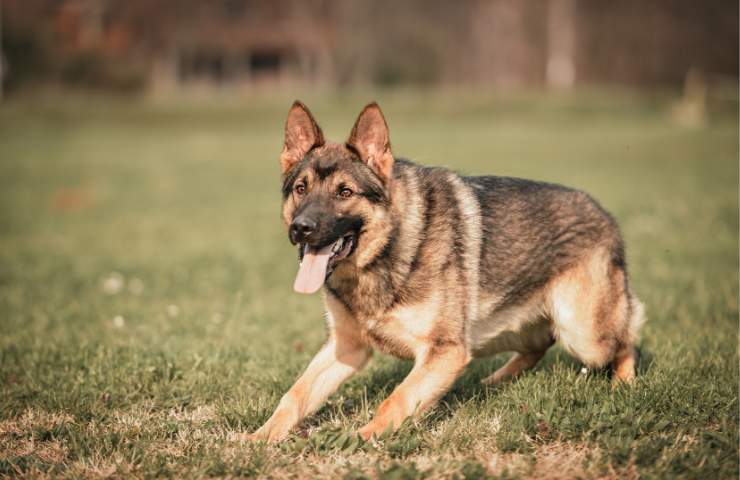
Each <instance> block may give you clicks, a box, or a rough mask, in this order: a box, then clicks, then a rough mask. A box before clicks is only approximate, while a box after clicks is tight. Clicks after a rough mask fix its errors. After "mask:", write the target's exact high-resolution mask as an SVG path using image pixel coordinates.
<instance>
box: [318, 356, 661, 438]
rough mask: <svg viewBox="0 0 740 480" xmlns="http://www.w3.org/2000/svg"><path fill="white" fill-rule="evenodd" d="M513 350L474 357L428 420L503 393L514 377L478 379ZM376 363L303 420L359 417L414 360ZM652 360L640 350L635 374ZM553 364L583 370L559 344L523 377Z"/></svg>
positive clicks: (597, 372) (605, 371) (607, 374)
mask: <svg viewBox="0 0 740 480" xmlns="http://www.w3.org/2000/svg"><path fill="white" fill-rule="evenodd" d="M511 355H512V354H499V355H495V356H493V357H488V358H482V359H477V360H474V361H473V362H472V363H471V364H470V365H469V366H468V367H467V369H466V370H465V372H464V373H463V375H461V376H460V378H458V380H457V381H456V382H455V384H454V385H453V387H452V388H451V389H450V390H449V391H448V392H447V393H446V394H445V395H444V396H443V397H442V399H441V400H440V401H439V406H438V407H437V408H436V409H434V410H433V411H432V412H431V413H430V414H429V417H428V420H429V421H431V422H440V421H444V420H446V419H448V418H450V417H452V416H453V415H454V414H455V412H456V411H457V409H458V408H459V406H460V405H462V404H467V405H471V403H472V404H473V406H480V407H482V406H483V405H484V404H485V403H486V402H488V401H489V400H490V399H491V397H492V396H497V395H500V394H503V393H504V392H505V391H506V389H507V388H508V387H509V386H510V385H511V384H512V382H514V381H516V380H509V381H505V382H503V383H501V384H499V385H496V386H488V385H484V384H483V383H481V380H483V379H484V378H486V377H488V376H489V375H491V374H492V373H493V372H494V371H496V370H497V369H498V368H501V367H502V366H503V365H504V364H505V363H506V362H507V361H508V359H509V358H510V357H511ZM376 361H377V362H378V364H376V365H373V366H371V367H370V368H369V369H368V370H367V371H366V372H365V373H363V374H361V375H359V376H358V377H356V378H355V379H354V380H352V381H351V382H350V383H349V384H348V385H347V386H346V387H345V388H344V389H343V393H342V395H341V400H340V401H341V403H340V404H337V403H336V402H335V401H329V402H328V403H327V404H326V405H324V406H323V407H322V408H321V409H320V410H319V411H318V412H316V413H315V414H314V415H311V416H310V417H309V418H307V419H306V420H305V422H304V425H306V426H320V425H321V424H322V423H324V422H326V421H328V420H330V419H331V418H332V417H335V416H336V415H337V413H338V412H339V411H340V410H341V412H342V415H343V416H346V417H348V418H358V417H360V416H361V415H362V412H363V408H364V406H365V402H364V401H365V399H367V406H368V408H370V409H372V410H376V409H377V406H378V405H379V404H380V403H381V402H382V401H383V400H385V399H386V398H388V396H389V395H390V394H391V392H392V391H393V389H395V388H396V386H398V385H399V384H400V383H401V382H402V381H403V380H404V378H406V376H407V375H408V374H409V372H410V371H411V369H412V367H413V362H411V361H407V360H398V359H394V358H390V357H379V358H377V359H376ZM653 361H654V356H653V354H652V353H651V352H649V351H646V350H644V349H643V350H642V351H641V352H640V358H639V360H638V366H637V374H638V375H641V374H643V373H644V372H646V371H647V370H648V369H649V368H650V366H651V365H652V363H653ZM556 366H560V368H563V367H564V368H565V369H566V370H568V371H571V372H573V373H574V374H578V373H581V372H582V368H583V364H582V363H581V362H580V361H578V360H577V359H575V358H573V357H572V356H571V355H569V354H568V353H567V352H565V351H564V350H562V349H561V348H559V347H557V346H555V347H553V348H551V349H550V350H549V351H548V353H547V354H546V355H545V356H544V357H543V358H542V360H540V362H539V363H538V364H537V366H535V367H534V368H533V369H532V370H529V371H527V372H524V373H523V374H522V377H525V376H528V375H533V374H535V373H536V372H538V371H542V370H544V371H546V372H548V373H551V374H554V372H553V370H554V369H555V367H556ZM588 374H589V375H591V376H594V377H604V378H605V379H608V378H611V376H612V369H611V366H610V365H607V366H604V367H602V368H598V369H589V371H588Z"/></svg>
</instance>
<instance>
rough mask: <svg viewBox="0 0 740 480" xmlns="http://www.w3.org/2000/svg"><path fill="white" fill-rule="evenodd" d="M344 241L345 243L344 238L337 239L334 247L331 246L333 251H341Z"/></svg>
mask: <svg viewBox="0 0 740 480" xmlns="http://www.w3.org/2000/svg"><path fill="white" fill-rule="evenodd" d="M343 243H344V242H343V241H342V240H337V241H336V242H335V243H334V246H333V247H331V251H332V252H334V253H339V251H340V250H341V249H342V244H343Z"/></svg>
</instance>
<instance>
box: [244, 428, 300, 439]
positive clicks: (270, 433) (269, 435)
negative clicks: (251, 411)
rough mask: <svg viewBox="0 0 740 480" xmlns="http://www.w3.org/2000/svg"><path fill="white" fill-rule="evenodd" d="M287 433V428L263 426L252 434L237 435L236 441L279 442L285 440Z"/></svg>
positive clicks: (288, 430) (288, 431)
mask: <svg viewBox="0 0 740 480" xmlns="http://www.w3.org/2000/svg"><path fill="white" fill-rule="evenodd" d="M289 433H290V429H289V428H281V427H280V426H279V425H275V426H270V425H263V426H262V427H260V429H259V430H257V431H256V432H254V433H240V434H238V435H237V440H239V441H242V442H259V441H267V442H279V441H280V440H284V439H285V438H287V437H288V434H289Z"/></svg>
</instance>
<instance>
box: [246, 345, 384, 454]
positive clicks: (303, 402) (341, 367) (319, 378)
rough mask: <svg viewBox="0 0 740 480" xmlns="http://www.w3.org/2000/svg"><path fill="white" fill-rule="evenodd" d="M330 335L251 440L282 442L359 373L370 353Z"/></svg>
mask: <svg viewBox="0 0 740 480" xmlns="http://www.w3.org/2000/svg"><path fill="white" fill-rule="evenodd" d="M338 333H339V332H336V331H335V332H332V334H331V336H330V338H329V340H328V341H327V343H326V344H325V345H324V346H323V347H322V348H321V350H320V351H319V353H317V354H316V356H315V357H314V358H313V360H311V363H310V364H309V365H308V368H306V371H305V372H304V373H303V375H301V377H300V378H299V379H298V381H296V383H295V384H294V385H293V386H292V387H291V388H290V390H288V392H287V393H286V394H285V395H284V396H283V398H282V399H281V400H280V403H279V404H278V406H277V408H276V409H275V412H274V413H273V414H272V416H271V417H270V419H269V420H267V422H265V424H264V425H263V426H262V427H260V429H259V430H257V431H256V432H255V433H254V434H253V435H251V436H250V439H252V440H269V441H276V440H281V439H283V438H285V437H287V436H288V433H290V430H291V429H293V427H295V426H296V425H298V423H299V422H300V421H301V420H302V419H303V418H304V417H305V416H307V415H309V414H311V413H312V412H314V411H316V410H318V409H319V407H321V405H323V404H324V402H325V401H326V399H327V398H328V397H329V395H331V394H332V393H334V392H335V391H336V389H337V388H339V386H340V385H341V384H342V382H344V381H345V380H347V379H348V378H349V377H351V376H352V375H353V374H354V373H356V372H357V371H359V370H360V369H362V367H364V366H365V364H366V363H367V360H368V359H369V358H370V354H371V350H370V349H368V348H367V347H366V346H364V345H362V344H361V343H359V342H358V341H356V340H355V339H353V338H351V337H349V336H346V335H341V334H338Z"/></svg>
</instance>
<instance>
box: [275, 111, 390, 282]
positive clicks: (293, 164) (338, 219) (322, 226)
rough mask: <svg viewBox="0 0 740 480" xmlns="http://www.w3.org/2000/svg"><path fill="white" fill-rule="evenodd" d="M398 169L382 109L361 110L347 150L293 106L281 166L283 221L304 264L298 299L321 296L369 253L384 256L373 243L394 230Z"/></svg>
mask: <svg viewBox="0 0 740 480" xmlns="http://www.w3.org/2000/svg"><path fill="white" fill-rule="evenodd" d="M393 162H394V160H393V154H392V153H391V148H390V140H389V136H388V126H387V125H386V123H385V119H384V118H383V113H382V112H381V111H380V107H378V105H377V104H375V103H371V104H369V105H368V106H366V107H365V108H364V109H363V110H362V112H361V113H360V115H359V117H358V118H357V121H356V122H355V126H354V128H353V129H352V132H351V133H350V136H349V139H348V140H347V141H346V142H345V143H343V144H340V143H331V142H326V141H325V140H324V135H323V133H322V132H321V128H319V126H318V124H317V123H316V121H315V120H314V118H313V116H312V115H311V112H309V110H308V108H306V106H305V105H303V104H302V103H301V102H298V101H296V102H295V103H294V104H293V106H292V107H291V109H290V112H288V119H287V121H286V123H285V145H284V148H283V152H282V154H281V155H280V165H281V168H282V172H283V220H284V221H285V224H286V225H287V226H288V236H289V238H290V241H291V242H292V243H293V244H294V245H297V246H298V254H299V258H300V261H301V266H300V268H299V271H298V275H297V277H296V280H295V285H294V288H295V290H296V291H297V292H301V293H313V292H315V291H317V290H318V289H319V288H321V286H322V285H323V284H324V282H325V281H326V279H327V278H329V276H330V275H331V274H332V272H333V271H334V270H335V269H336V268H339V267H340V266H341V265H343V264H345V265H346V264H355V265H358V264H361V263H362V257H363V253H364V254H365V255H364V256H367V255H370V252H371V251H372V250H373V249H377V243H378V239H377V238H373V237H377V234H378V233H379V232H381V231H384V230H386V228H385V227H386V226H387V223H388V222H387V216H388V211H389V205H390V183H391V181H392V172H393ZM358 257H359V258H360V261H359V262H358Z"/></svg>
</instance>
